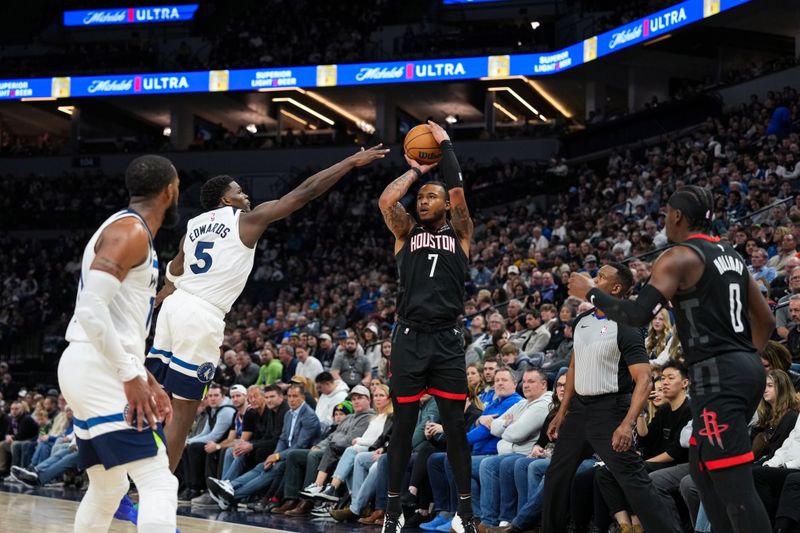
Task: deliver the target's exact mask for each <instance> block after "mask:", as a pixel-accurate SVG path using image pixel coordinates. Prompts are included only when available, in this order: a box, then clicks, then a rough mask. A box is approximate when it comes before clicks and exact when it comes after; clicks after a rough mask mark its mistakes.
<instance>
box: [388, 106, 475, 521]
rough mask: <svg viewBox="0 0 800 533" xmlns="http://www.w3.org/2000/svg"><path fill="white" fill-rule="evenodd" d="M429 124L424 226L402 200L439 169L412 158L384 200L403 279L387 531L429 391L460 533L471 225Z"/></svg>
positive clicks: (468, 506)
mask: <svg viewBox="0 0 800 533" xmlns="http://www.w3.org/2000/svg"><path fill="white" fill-rule="evenodd" d="M428 127H429V128H430V131H431V133H432V135H433V137H434V139H435V140H436V142H437V143H439V144H440V146H441V150H442V159H441V166H440V168H441V171H442V175H443V176H444V183H442V182H438V181H429V182H428V183H426V184H424V185H422V187H420V189H419V192H418V193H417V203H416V207H417V215H418V217H419V222H417V220H415V219H414V217H412V216H411V215H410V214H409V213H408V212H406V210H405V208H404V207H403V205H402V204H401V203H400V199H401V198H402V197H403V196H405V194H406V193H407V192H408V189H409V187H411V185H412V184H413V183H414V182H415V181H417V180H418V179H420V178H421V177H422V176H423V175H424V174H427V173H428V172H429V171H430V170H431V168H433V165H421V164H419V163H417V162H416V161H415V160H413V159H411V158H410V157H408V155H406V161H407V162H408V164H409V165H410V166H411V168H410V169H409V170H408V172H406V173H405V174H403V175H402V176H400V177H399V178H397V179H396V180H394V181H393V182H392V183H390V184H389V186H388V187H386V189H385V190H384V191H383V194H381V197H380V201H379V205H380V209H381V212H382V213H383V219H384V220H385V222H386V225H387V226H388V227H389V229H390V230H391V232H392V233H393V234H394V236H395V245H394V254H395V258H396V260H397V269H398V272H399V275H400V283H399V285H400V291H399V292H400V293H399V296H398V305H397V323H396V324H395V328H394V332H393V333H392V357H391V366H390V379H391V389H392V402H393V403H394V417H395V424H394V431H393V432H392V438H391V441H390V444H389V498H388V503H387V508H386V517H385V519H384V524H383V530H382V531H383V533H397V532H399V531H400V530H401V529H402V527H403V524H404V518H403V514H402V509H401V505H400V497H399V496H400V490H401V487H400V485H401V483H402V480H403V473H404V472H405V470H406V465H407V464H408V460H409V457H410V455H411V437H412V433H413V431H414V426H415V424H416V422H417V415H418V413H419V399H420V398H421V397H422V395H423V394H425V393H426V392H427V393H429V394H432V395H433V396H435V397H436V402H437V404H438V406H439V412H440V414H441V417H442V424H443V426H444V432H445V435H446V436H447V457H448V459H449V461H450V464H451V465H452V468H453V473H454V476H455V481H456V485H457V487H458V493H459V502H458V513H457V514H456V516H455V518H454V519H453V523H452V524H453V525H452V527H453V529H454V530H455V531H456V532H457V533H463V532H465V531H466V532H474V531H476V525H475V523H474V520H473V518H472V502H471V499H470V482H471V461H470V448H469V445H468V443H467V438H466V428H465V427H464V401H465V400H466V397H467V395H466V393H467V377H466V368H465V363H464V337H463V335H462V332H461V327H460V325H459V323H458V318H459V317H460V316H461V315H463V313H464V280H465V279H466V276H467V272H468V266H469V247H470V240H471V239H472V220H471V219H470V216H469V210H468V209H467V202H466V200H465V198H464V185H463V182H462V177H461V169H460V168H459V165H458V160H457V159H456V155H455V152H454V151H453V144H452V143H451V142H450V138H449V136H448V135H447V133H446V132H445V131H444V130H443V129H442V128H441V127H440V126H439V125H437V124H435V123H433V122H428ZM448 212H449V213H450V218H449V221H448V216H447V215H448Z"/></svg>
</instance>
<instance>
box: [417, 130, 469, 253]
mask: <svg viewBox="0 0 800 533" xmlns="http://www.w3.org/2000/svg"><path fill="white" fill-rule="evenodd" d="M428 127H429V128H430V130H431V133H432V134H433V138H434V139H436V142H438V143H439V146H441V149H442V161H441V165H440V168H441V169H442V176H443V177H444V183H445V185H447V190H448V192H449V193H450V221H451V223H452V224H453V229H454V230H455V231H456V234H457V235H458V238H459V240H460V241H461V247H462V248H463V249H464V253H466V254H467V257H469V245H470V241H471V240H472V230H473V224H472V218H470V216H469V208H468V207H467V199H466V197H465V196H464V179H463V177H462V176H461V166H460V165H459V164H458V158H457V157H456V153H455V152H454V151H453V143H452V142H451V141H450V136H449V135H448V134H447V132H446V131H445V130H444V128H442V127H441V126H439V125H438V124H437V123H435V122H433V121H432V120H429V121H428Z"/></svg>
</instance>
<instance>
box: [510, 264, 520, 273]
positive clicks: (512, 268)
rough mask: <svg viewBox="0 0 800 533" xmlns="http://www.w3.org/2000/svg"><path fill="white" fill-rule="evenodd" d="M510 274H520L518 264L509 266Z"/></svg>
mask: <svg viewBox="0 0 800 533" xmlns="http://www.w3.org/2000/svg"><path fill="white" fill-rule="evenodd" d="M508 273H509V274H519V267H518V266H517V265H511V266H510V267H508Z"/></svg>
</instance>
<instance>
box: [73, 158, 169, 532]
mask: <svg viewBox="0 0 800 533" xmlns="http://www.w3.org/2000/svg"><path fill="white" fill-rule="evenodd" d="M125 185H126V187H127V189H128V193H129V194H130V197H131V199H130V203H129V205H128V208H127V209H125V210H123V211H120V212H118V213H116V214H114V215H112V216H111V217H109V218H108V219H107V220H106V221H105V222H104V223H103V224H102V225H101V226H100V228H99V229H98V230H97V231H96V232H95V233H94V235H93V236H92V238H91V239H90V241H89V243H88V244H87V245H86V248H85V250H84V252H83V260H82V264H81V277H80V285H79V288H78V296H77V300H76V304H75V314H74V316H73V317H72V320H70V323H69V326H68V327H67V333H66V339H67V341H69V346H68V347H67V349H66V350H65V351H64V354H63V355H62V356H61V360H60V361H59V365H58V382H59V384H60V385H61V390H62V391H63V393H64V397H65V398H66V400H67V402H69V405H70V406H71V407H72V410H73V413H74V425H75V436H76V440H77V445H78V461H79V466H80V467H81V469H82V470H83V469H85V470H86V473H87V474H88V476H89V490H87V491H86V494H85V495H84V496H83V499H82V500H81V504H80V506H79V507H78V512H77V514H76V516H75V526H74V529H75V532H76V533H101V532H105V531H108V528H109V526H110V524H111V519H112V517H113V516H114V511H115V510H116V509H117V505H118V504H119V503H120V499H121V498H122V497H123V496H124V495H125V494H126V493H127V492H128V489H129V482H128V476H129V475H130V477H131V478H132V479H133V481H134V483H136V486H137V488H138V490H139V503H140V508H139V517H138V521H139V522H138V526H139V531H140V532H145V531H146V532H148V533H150V532H153V533H173V532H174V531H175V522H176V517H175V514H176V509H177V505H178V500H177V494H176V491H177V490H178V480H177V479H175V477H174V476H173V475H172V474H171V473H170V471H169V464H168V462H167V455H166V449H165V447H164V436H163V433H162V432H161V424H160V422H162V421H168V420H169V410H170V404H169V398H168V397H167V395H166V394H165V393H164V392H163V391H162V390H161V387H160V386H159V385H158V383H157V382H156V381H155V380H154V379H153V377H152V376H149V375H148V374H147V372H146V371H145V368H144V365H143V364H142V359H143V355H144V353H145V340H146V338H147V335H148V333H149V331H150V320H151V318H152V316H153V302H154V301H155V296H156V284H157V282H158V259H157V257H156V252H155V248H154V247H153V237H155V235H156V233H157V232H158V230H159V228H160V227H161V226H165V227H169V226H174V225H175V224H176V223H177V222H178V209H177V208H178V173H177V172H176V171H175V167H173V166H172V163H170V162H169V160H168V159H165V158H163V157H160V156H154V155H146V156H142V157H139V158H137V159H135V160H134V161H133V162H132V163H131V164H130V165H129V166H128V169H127V170H126V173H125ZM134 425H135V429H134V427H133V426H134Z"/></svg>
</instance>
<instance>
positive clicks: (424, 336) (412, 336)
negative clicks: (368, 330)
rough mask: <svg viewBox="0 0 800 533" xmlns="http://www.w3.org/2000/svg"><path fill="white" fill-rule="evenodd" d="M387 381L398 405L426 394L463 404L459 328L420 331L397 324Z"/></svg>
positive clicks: (464, 378) (464, 375)
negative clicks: (458, 401)
mask: <svg viewBox="0 0 800 533" xmlns="http://www.w3.org/2000/svg"><path fill="white" fill-rule="evenodd" d="M389 380H390V386H391V391H392V396H393V397H394V398H395V400H396V401H397V402H399V403H410V402H416V401H419V399H420V398H421V397H422V396H423V395H424V394H426V393H427V394H432V395H434V396H439V397H441V398H448V399H452V400H461V401H464V400H466V398H467V372H466V362H465V358H464V336H463V334H462V332H461V328H458V327H456V326H453V327H449V328H447V329H441V330H437V331H419V330H416V329H414V328H412V327H411V326H409V325H405V324H402V323H397V324H396V325H395V328H394V332H392V355H391V357H390V359H389Z"/></svg>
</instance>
